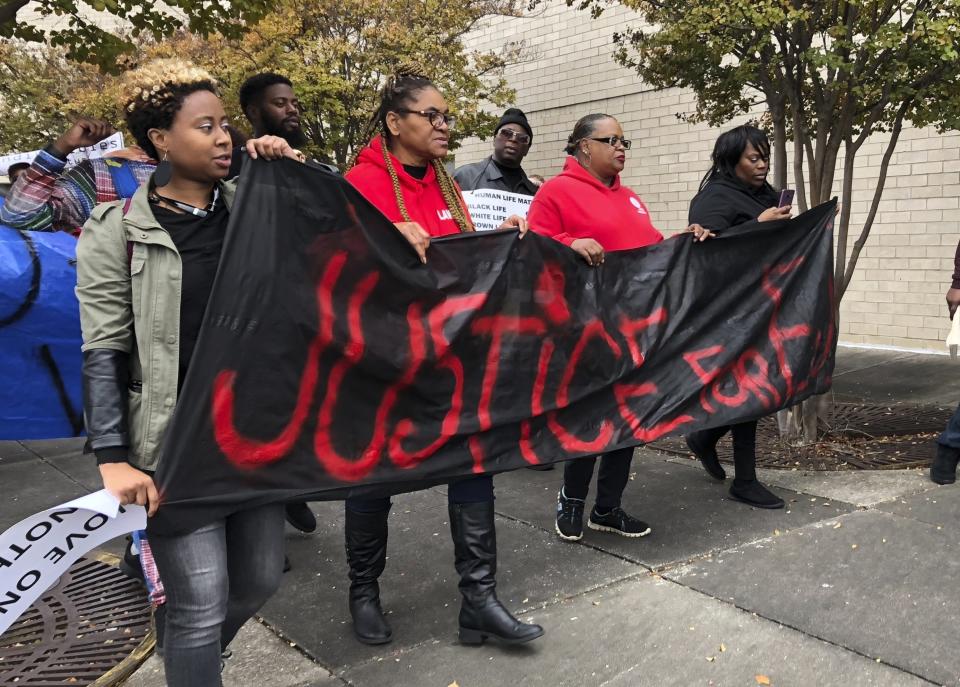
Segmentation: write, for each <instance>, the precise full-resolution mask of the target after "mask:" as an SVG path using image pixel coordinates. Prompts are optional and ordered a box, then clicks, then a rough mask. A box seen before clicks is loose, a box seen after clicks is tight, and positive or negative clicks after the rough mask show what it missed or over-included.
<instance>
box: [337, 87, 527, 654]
mask: <svg viewBox="0 0 960 687" xmlns="http://www.w3.org/2000/svg"><path fill="white" fill-rule="evenodd" d="M454 121H455V118H454V117H453V116H452V115H450V114H449V109H448V107H447V103H446V101H445V100H444V99H443V96H442V95H441V94H440V92H439V91H438V90H437V89H436V87H435V86H434V85H433V84H432V83H431V82H430V80H429V79H427V78H426V77H423V76H419V75H416V74H400V75H397V76H396V77H393V78H391V79H390V80H389V81H388V82H387V84H386V86H385V87H384V90H383V92H382V96H381V103H380V108H379V109H378V110H377V112H376V113H375V115H374V117H373V120H372V121H371V133H373V132H374V131H376V130H379V131H380V134H379V135H378V136H376V137H375V138H373V139H372V140H371V141H370V144H369V145H368V146H366V147H365V148H364V149H363V150H362V151H361V152H360V155H359V156H358V158H357V163H356V166H354V167H353V168H352V169H351V170H350V171H349V172H347V174H346V178H347V180H348V181H349V182H350V183H351V184H353V185H354V186H355V187H356V188H357V190H358V191H360V193H362V194H363V195H364V197H366V198H367V200H369V201H370V202H371V203H373V204H374V205H376V206H377V208H378V209H379V210H380V211H381V212H382V213H383V214H384V215H386V216H387V218H388V219H389V220H390V221H392V222H393V223H394V224H395V225H396V227H397V229H399V230H400V232H401V233H402V234H403V235H404V236H405V237H406V238H407V240H408V241H409V242H410V243H411V245H413V247H414V249H415V250H416V251H417V253H418V254H419V255H420V259H421V260H422V261H423V262H426V261H427V248H428V247H429V244H430V238H431V237H434V236H445V235H448V234H456V233H458V232H467V231H473V230H474V229H473V222H472V221H471V219H470V213H469V212H468V211H467V208H466V205H465V203H464V202H463V198H462V197H461V196H460V190H459V189H458V188H457V186H456V184H455V183H454V181H453V179H452V178H451V177H450V175H449V174H448V173H447V170H446V169H444V167H443V163H442V158H443V157H445V156H446V154H447V149H448V145H449V136H450V129H451V128H452V127H453V124H454ZM501 228H502V229H507V228H517V229H520V231H521V234H522V233H523V232H525V231H526V228H527V226H526V222H525V221H524V220H522V219H520V218H519V217H511V218H510V219H508V220H507V221H506V222H505V223H504V225H503V226H502V227H501ZM447 499H448V508H449V514H450V533H451V535H452V537H453V545H454V554H455V566H456V569H457V572H458V573H459V574H460V593H461V595H462V596H463V603H462V604H461V607H460V618H459V622H460V641H461V642H462V643H465V644H479V643H482V642H483V640H484V639H486V638H487V637H495V638H497V639H499V640H501V641H503V642H506V643H508V644H519V643H521V642H528V641H530V640H531V639H536V638H537V637H539V636H540V635H542V634H543V628H542V627H540V626H539V625H532V624H528V623H522V622H520V621H519V620H517V619H516V618H514V617H513V616H512V615H511V614H510V612H509V611H508V610H507V609H506V608H504V607H503V605H502V604H501V603H500V601H499V600H497V596H496V593H495V591H494V589H495V587H496V577H495V575H496V571H497V539H496V530H495V528H494V513H493V478H492V477H491V476H490V475H480V476H478V477H470V478H467V479H463V480H460V481H458V482H454V483H452V484H450V486H449V488H448V490H447ZM345 510H346V525H345V528H344V529H345V536H346V545H347V562H348V563H349V565H350V614H351V616H352V617H353V630H354V634H355V635H356V636H357V639H359V640H360V641H361V642H364V643H365V644H385V643H386V642H389V641H390V640H391V638H392V631H391V629H390V626H389V625H388V624H387V621H386V618H384V616H383V610H382V608H381V606H380V587H379V584H378V582H377V580H378V578H379V577H380V574H381V573H382V572H383V569H384V566H385V564H386V558H387V515H388V514H389V512H390V499H389V498H379V499H370V498H349V499H347V501H346V504H345Z"/></svg>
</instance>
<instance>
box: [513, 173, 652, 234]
mask: <svg viewBox="0 0 960 687" xmlns="http://www.w3.org/2000/svg"><path fill="white" fill-rule="evenodd" d="M527 222H528V223H529V225H530V229H531V230H533V231H535V232H537V233H538V234H542V235H543V236H549V237H550V238H553V239H556V240H557V241H559V242H560V243H564V244H566V245H568V246H569V245H570V244H571V243H573V242H574V241H575V240H576V239H594V240H595V241H596V242H597V243H599V244H600V245H601V246H603V249H604V250H629V249H630V248H642V247H644V246H650V245H652V244H654V243H659V242H660V241H663V236H662V235H661V234H660V232H659V231H657V229H656V228H655V227H654V226H653V224H652V223H651V222H650V213H649V212H648V211H647V206H646V205H644V204H643V201H642V200H640V199H639V198H638V197H637V194H636V193H634V192H633V191H631V190H630V189H629V188H627V187H626V186H623V185H621V184H620V175H617V177H616V178H615V179H614V180H613V185H612V186H606V185H604V184H603V183H602V182H600V181H599V180H598V179H597V178H596V177H594V176H593V175H591V174H590V172H588V171H587V170H585V169H584V168H583V166H582V165H581V164H580V163H579V162H578V161H577V159H576V158H575V157H573V156H570V157H568V158H567V162H566V164H564V166H563V172H561V173H560V175H559V176H557V177H555V178H553V179H551V180H550V181H548V182H547V183H545V184H544V185H543V187H542V188H541V189H540V190H539V191H538V192H537V195H535V196H534V197H533V203H531V204H530V210H529V211H528V212H527Z"/></svg>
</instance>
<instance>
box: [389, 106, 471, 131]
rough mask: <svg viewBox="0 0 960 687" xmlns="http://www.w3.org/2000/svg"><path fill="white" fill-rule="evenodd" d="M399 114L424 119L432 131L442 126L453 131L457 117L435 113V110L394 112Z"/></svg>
mask: <svg viewBox="0 0 960 687" xmlns="http://www.w3.org/2000/svg"><path fill="white" fill-rule="evenodd" d="M394 112H397V113H399V114H415V115H419V116H421V117H426V118H427V119H428V120H429V121H430V126H432V127H433V128H434V129H440V128H442V127H443V125H444V124H446V125H447V128H448V129H453V128H455V127H456V126H457V116H456V115H452V114H447V113H446V112H437V111H436V110H407V109H399V110H394Z"/></svg>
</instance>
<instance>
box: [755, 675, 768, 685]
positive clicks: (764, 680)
mask: <svg viewBox="0 0 960 687" xmlns="http://www.w3.org/2000/svg"><path fill="white" fill-rule="evenodd" d="M756 680H757V684H758V685H769V684H770V678H768V677H767V676H766V675H757V677H756Z"/></svg>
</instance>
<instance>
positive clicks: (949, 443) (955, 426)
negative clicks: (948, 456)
mask: <svg viewBox="0 0 960 687" xmlns="http://www.w3.org/2000/svg"><path fill="white" fill-rule="evenodd" d="M937 443H938V444H940V445H941V446H946V447H948V448H955V449H960V406H957V409H956V410H955V411H953V415H951V416H950V421H949V422H947V428H946V429H945V430H943V433H942V434H941V435H940V436H939V437H937Z"/></svg>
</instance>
